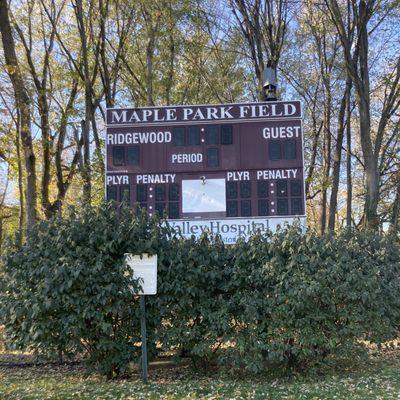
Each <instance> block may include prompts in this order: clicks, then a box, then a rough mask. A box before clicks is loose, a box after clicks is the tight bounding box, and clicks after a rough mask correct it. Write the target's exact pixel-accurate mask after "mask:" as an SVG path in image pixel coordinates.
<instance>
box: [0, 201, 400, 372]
mask: <svg viewBox="0 0 400 400" xmlns="http://www.w3.org/2000/svg"><path fill="white" fill-rule="evenodd" d="M124 253H135V254H140V253H150V254H155V253H157V254H158V257H159V268H158V273H159V275H158V294H157V295H156V296H148V297H147V311H148V318H147V321H148V326H149V327H148V329H149V347H150V352H151V356H154V355H156V354H157V351H160V350H169V351H170V350H173V351H175V352H176V354H186V355H189V356H190V357H191V358H192V360H193V362H194V363H195V364H196V365H197V366H203V367H209V366H210V365H219V366H222V367H225V368H229V369H230V370H238V371H251V372H261V371H263V370H265V369H266V368H268V367H269V366H271V365H280V366H283V367H288V368H299V367H303V368H304V367H305V366H307V365H309V364H310V363H313V362H318V361H321V360H324V359H325V357H327V356H329V355H338V354H341V353H348V352H351V351H353V350H354V348H355V347H357V346H358V345H359V343H360V341H362V340H368V341H371V342H373V343H378V344H379V343H383V342H385V341H387V340H390V339H393V338H396V337H397V335H398V328H399V320H400V296H399V295H398V294H399V293H400V252H399V243H398V242H396V241H395V240H394V238H390V237H385V236H378V235H373V234H367V233H358V232H351V233H349V232H342V233H340V234H338V235H336V236H335V237H329V236H323V237H321V236H318V235H316V234H313V233H312V232H308V233H307V234H303V233H302V232H301V230H300V229H299V228H296V227H292V228H288V229H284V230H281V231H279V232H278V233H277V234H275V235H270V236H259V235H255V236H253V237H252V238H251V239H250V240H249V241H248V242H247V243H246V242H239V243H237V244H236V245H235V246H226V245H224V243H222V242H221V240H220V239H219V238H218V237H217V238H209V237H207V236H203V237H202V238H201V239H199V240H195V239H191V240H183V239H180V238H178V237H174V236H173V235H172V234H171V232H170V230H169V229H168V227H165V226H163V225H161V224H160V222H159V221H158V220H157V219H148V218H147V217H146V216H145V215H141V216H139V217H134V216H133V215H132V214H131V212H130V211H129V210H126V209H119V210H118V212H116V211H115V207H113V206H110V205H104V206H102V207H100V208H98V209H86V210H83V211H81V212H79V213H77V212H72V213H71V214H70V215H68V217H67V218H65V219H54V220H51V221H47V222H42V223H41V224H39V225H37V226H36V227H35V229H34V231H33V232H32V235H31V236H30V238H29V240H28V241H27V242H26V243H25V244H24V245H23V246H20V247H19V246H18V245H17V244H16V243H14V244H12V245H10V246H9V250H8V253H7V255H6V256H5V257H4V259H3V266H2V267H1V269H0V273H1V280H0V282H1V283H0V285H1V286H0V288H1V294H0V295H1V298H0V301H1V314H0V315H1V320H2V323H3V324H4V325H5V335H6V337H7V339H8V341H9V343H11V344H12V345H13V346H15V347H17V348H22V349H28V348H29V349H33V350H35V351H37V352H39V353H44V354H52V355H54V354H59V353H62V354H65V355H75V354H80V355H81V356H83V357H84V360H85V361H86V362H87V363H88V365H89V366H91V367H92V368H96V369H97V370H98V371H100V372H102V373H104V374H107V375H108V376H114V375H118V374H119V373H121V372H123V371H124V370H125V369H126V367H127V365H128V363H129V362H130V361H137V359H138V357H139V351H138V350H139V349H138V347H137V344H138V342H139V341H140V327H139V308H138V299H137V298H135V297H134V296H132V294H131V292H130V290H129V285H132V284H133V285H135V284H137V282H136V283H135V282H132V281H131V280H130V279H129V278H128V277H127V276H126V272H127V271H126V270H125V267H124V266H123V263H122V259H123V254H124ZM156 344H157V348H156Z"/></svg>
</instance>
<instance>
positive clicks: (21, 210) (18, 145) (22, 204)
mask: <svg viewBox="0 0 400 400" xmlns="http://www.w3.org/2000/svg"><path fill="white" fill-rule="evenodd" d="M19 120H20V117H19V112H18V117H17V124H18V126H17V131H16V135H15V148H16V151H17V166H18V195H19V215H18V238H19V240H20V241H21V239H22V232H23V230H24V223H25V198H24V183H23V179H24V178H23V171H22V158H21V139H20V137H19V132H20V129H19V125H20V122H19Z"/></svg>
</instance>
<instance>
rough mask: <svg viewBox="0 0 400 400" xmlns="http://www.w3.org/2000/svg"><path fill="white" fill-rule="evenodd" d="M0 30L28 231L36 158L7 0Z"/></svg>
mask: <svg viewBox="0 0 400 400" xmlns="http://www.w3.org/2000/svg"><path fill="white" fill-rule="evenodd" d="M0 31H1V36H2V42H3V51H4V57H5V60H6V64H7V65H6V68H7V72H8V74H9V76H10V79H11V82H12V85H13V89H14V93H15V100H16V105H17V108H18V110H19V115H20V137H21V142H22V147H23V151H24V158H25V168H26V179H27V184H26V214H27V218H26V221H27V224H26V225H27V231H28V232H29V231H30V230H31V229H32V227H33V225H34V224H35V221H36V202H37V194H36V160H35V154H34V152H33V145H32V133H31V111H30V106H31V102H30V98H29V95H28V92H27V90H26V87H25V83H24V80H23V77H22V74H21V70H20V68H19V65H18V60H17V56H16V53H15V43H14V38H13V35H12V31H11V25H10V19H9V15H8V6H7V0H0Z"/></svg>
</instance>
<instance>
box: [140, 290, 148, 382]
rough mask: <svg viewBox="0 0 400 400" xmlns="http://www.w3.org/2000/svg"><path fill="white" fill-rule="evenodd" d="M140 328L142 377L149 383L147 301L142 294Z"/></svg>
mask: <svg viewBox="0 0 400 400" xmlns="http://www.w3.org/2000/svg"><path fill="white" fill-rule="evenodd" d="M140 328H141V332H142V377H143V383H147V332H146V302H145V296H144V295H142V296H140Z"/></svg>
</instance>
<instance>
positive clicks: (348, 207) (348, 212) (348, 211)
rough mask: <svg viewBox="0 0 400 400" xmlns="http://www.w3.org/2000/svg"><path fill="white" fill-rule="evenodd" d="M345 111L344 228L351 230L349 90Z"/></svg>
mask: <svg viewBox="0 0 400 400" xmlns="http://www.w3.org/2000/svg"><path fill="white" fill-rule="evenodd" d="M347 96H348V97H347V111H346V114H347V116H346V118H347V121H346V124H347V125H346V186H347V198H346V227H347V228H348V229H349V228H351V214H352V196H353V183H352V177H351V169H352V168H351V104H350V99H351V90H349V92H348V93H347Z"/></svg>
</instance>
